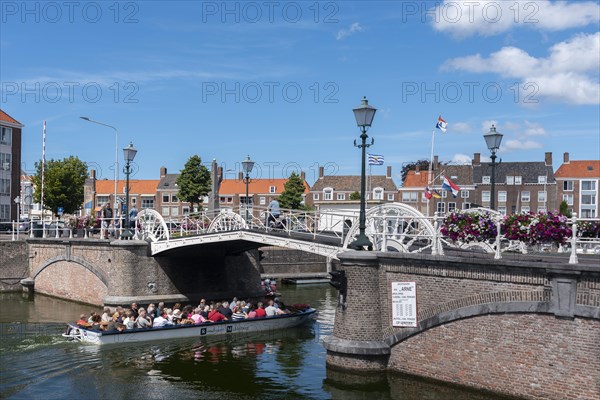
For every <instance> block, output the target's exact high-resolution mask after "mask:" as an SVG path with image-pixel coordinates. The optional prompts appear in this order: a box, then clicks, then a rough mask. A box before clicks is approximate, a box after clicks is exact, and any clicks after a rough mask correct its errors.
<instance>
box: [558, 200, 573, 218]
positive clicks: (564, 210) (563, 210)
mask: <svg viewBox="0 0 600 400" xmlns="http://www.w3.org/2000/svg"><path fill="white" fill-rule="evenodd" d="M558 212H559V213H560V215H564V216H565V217H567V218H571V217H572V216H573V214H572V213H571V211H569V205H568V204H567V202H566V201H565V200H563V201H561V202H560V208H559V210H558Z"/></svg>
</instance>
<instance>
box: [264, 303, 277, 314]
mask: <svg viewBox="0 0 600 400" xmlns="http://www.w3.org/2000/svg"><path fill="white" fill-rule="evenodd" d="M274 303H275V302H274V301H273V300H269V305H268V306H267V308H265V313H266V314H267V317H272V316H274V315H275V314H277V309H276V308H275V306H274V305H273V304H274Z"/></svg>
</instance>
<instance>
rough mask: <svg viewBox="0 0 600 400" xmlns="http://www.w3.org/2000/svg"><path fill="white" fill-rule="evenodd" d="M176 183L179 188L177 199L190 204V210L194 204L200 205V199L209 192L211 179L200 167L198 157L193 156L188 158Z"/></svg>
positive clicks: (202, 167) (202, 166) (203, 167)
mask: <svg viewBox="0 0 600 400" xmlns="http://www.w3.org/2000/svg"><path fill="white" fill-rule="evenodd" d="M176 183H177V186H179V193H178V196H179V199H180V200H183V201H187V202H188V203H190V204H191V209H192V210H193V209H194V204H198V205H200V204H202V198H203V197H204V196H208V193H209V192H210V189H211V187H210V186H211V185H210V184H211V178H210V171H209V170H208V168H206V167H205V166H204V165H202V160H201V159H200V156H197V155H194V156H191V157H190V158H189V160H188V161H187V162H186V163H185V166H184V167H183V170H181V175H179V177H178V178H177V181H176Z"/></svg>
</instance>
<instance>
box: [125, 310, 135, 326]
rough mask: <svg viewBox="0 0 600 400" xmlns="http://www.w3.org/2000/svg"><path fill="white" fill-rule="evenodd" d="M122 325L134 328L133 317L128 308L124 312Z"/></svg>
mask: <svg viewBox="0 0 600 400" xmlns="http://www.w3.org/2000/svg"><path fill="white" fill-rule="evenodd" d="M123 325H125V327H126V328H127V329H133V328H135V317H134V316H133V311H131V310H128V311H127V312H126V313H125V319H124V320H123Z"/></svg>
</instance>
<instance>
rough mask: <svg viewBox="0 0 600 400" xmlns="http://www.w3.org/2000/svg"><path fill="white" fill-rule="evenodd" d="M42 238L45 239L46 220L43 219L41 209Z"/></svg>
mask: <svg viewBox="0 0 600 400" xmlns="http://www.w3.org/2000/svg"><path fill="white" fill-rule="evenodd" d="M42 238H44V239H46V220H45V219H44V211H43V210H42Z"/></svg>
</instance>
